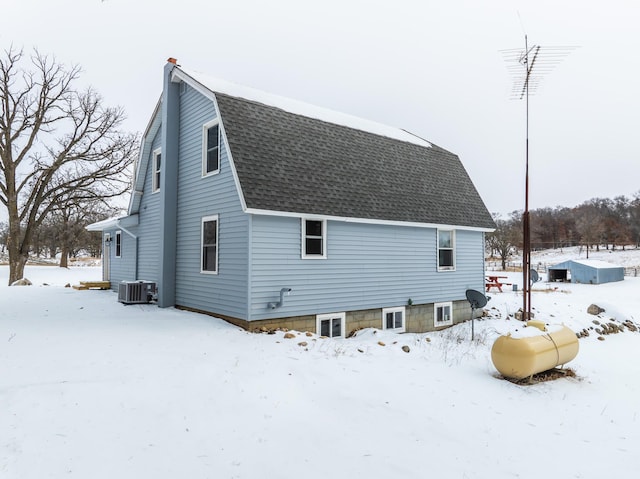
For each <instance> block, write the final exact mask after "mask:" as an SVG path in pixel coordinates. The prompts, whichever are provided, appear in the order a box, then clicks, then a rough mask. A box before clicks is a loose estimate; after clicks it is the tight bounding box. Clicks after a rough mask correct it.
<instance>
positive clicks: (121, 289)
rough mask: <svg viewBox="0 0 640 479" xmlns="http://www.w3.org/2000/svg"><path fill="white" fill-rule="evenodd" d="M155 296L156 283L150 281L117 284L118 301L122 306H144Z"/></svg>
mask: <svg viewBox="0 0 640 479" xmlns="http://www.w3.org/2000/svg"><path fill="white" fill-rule="evenodd" d="M155 294H156V283H152V282H150V281H122V282H121V283H120V284H118V301H119V302H121V303H123V304H145V303H148V302H150V301H151V300H152V299H153V297H154V295H155Z"/></svg>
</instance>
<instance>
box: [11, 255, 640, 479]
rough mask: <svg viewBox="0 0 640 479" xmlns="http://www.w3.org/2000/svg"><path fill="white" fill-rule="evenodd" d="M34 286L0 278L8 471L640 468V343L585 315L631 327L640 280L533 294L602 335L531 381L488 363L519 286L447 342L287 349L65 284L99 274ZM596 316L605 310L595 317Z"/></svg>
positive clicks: (157, 477)
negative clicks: (515, 379) (603, 329)
mask: <svg viewBox="0 0 640 479" xmlns="http://www.w3.org/2000/svg"><path fill="white" fill-rule="evenodd" d="M639 264H640V262H639ZM508 275H509V276H510V277H511V278H512V282H516V283H517V282H518V281H519V280H520V274H515V273H508ZM25 276H26V277H27V278H29V279H30V280H31V281H32V282H33V283H34V285H33V286H29V287H12V288H9V287H7V286H6V282H7V277H8V270H7V267H6V266H1V267H0V477H2V478H7V479H18V478H20V479H23V478H24V479H29V478H33V479H35V478H38V479H40V478H62V477H65V478H67V477H68V478H109V479H113V478H154V479H162V478H177V477H179V478H189V479H198V478H296V479H297V478H323V479H324V478H328V477H331V478H390V477H392V478H426V477H438V478H487V477H492V478H508V477H509V478H510V477H514V478H516V477H518V478H541V477H546V478H602V477H635V476H636V475H637V473H638V470H640V454H639V453H638V450H639V448H640V353H639V352H638V351H640V333H634V332H630V331H626V332H624V333H621V334H615V335H607V336H603V338H604V340H599V339H598V338H597V337H598V336H599V334H597V333H596V332H595V328H597V327H598V325H596V324H594V322H593V321H594V320H596V321H598V322H600V323H607V322H611V323H615V324H620V323H621V322H623V321H625V320H631V321H633V322H635V323H640V294H638V293H639V292H640V278H626V279H625V281H623V282H618V283H610V284H603V285H597V286H595V285H573V284H546V283H544V282H540V283H537V284H536V291H534V293H533V301H532V303H533V306H534V311H535V312H536V315H537V316H536V318H537V319H543V320H544V321H546V322H549V323H565V324H566V325H567V326H569V327H571V328H573V329H574V330H576V331H579V330H583V329H585V328H586V329H588V328H591V327H593V328H594V329H589V331H590V333H591V334H590V335H589V336H588V337H586V338H583V339H580V352H579V353H578V356H577V357H576V359H575V360H573V361H572V362H571V363H569V364H568V366H569V367H571V368H572V369H573V370H574V371H575V372H576V374H577V377H576V378H563V379H559V380H555V381H550V382H545V383H539V384H536V385H529V386H524V385H516V384H513V383H511V382H509V381H505V380H503V379H500V378H499V377H498V374H497V372H496V370H495V369H494V367H493V365H492V362H491V357H490V350H491V346H492V344H493V341H494V340H495V338H496V337H498V336H499V335H500V334H503V333H505V332H507V331H515V330H516V329H521V328H522V326H523V325H522V323H521V322H519V321H517V320H515V319H513V318H512V317H511V315H512V314H513V313H514V312H515V311H517V309H518V308H519V307H520V305H521V302H522V297H521V295H520V293H517V292H513V291H512V289H511V288H508V291H507V289H505V291H504V292H503V293H500V292H491V293H490V296H491V300H490V301H489V303H488V305H487V307H486V309H487V311H488V312H489V316H488V317H487V318H485V319H482V320H476V321H475V323H474V324H475V340H474V341H471V323H470V322H467V323H464V324H462V325H459V326H456V327H453V328H449V329H447V330H444V331H441V332H438V333H426V334H391V333H387V332H384V331H379V330H364V331H361V332H360V334H358V335H357V336H356V337H354V338H350V339H335V340H334V339H320V338H318V337H317V336H316V335H309V336H308V335H306V334H305V333H304V332H300V333H297V335H296V337H295V338H293V339H285V337H284V333H283V332H277V333H276V334H252V333H248V332H245V331H243V330H240V329H239V328H237V327H234V326H232V325H229V324H227V323H225V322H223V321H221V320H218V319H216V318H212V317H208V316H204V315H199V314H194V313H189V312H184V311H178V310H174V309H158V308H157V307H156V306H153V305H131V306H123V305H121V304H119V303H118V302H117V301H116V295H115V293H113V292H111V291H76V290H74V289H71V288H65V287H64V285H65V284H66V283H71V284H74V283H76V282H77V281H79V280H91V279H99V276H100V271H99V268H95V267H84V268H71V269H69V270H65V269H60V268H57V267H52V266H49V267H46V266H27V269H26V274H25ZM43 283H46V284H47V286H44V285H43ZM518 289H519V290H521V287H520V288H518ZM592 303H595V304H598V305H599V306H601V307H603V308H605V312H604V313H602V314H601V315H600V316H599V317H596V316H592V315H589V314H587V312H586V310H587V307H588V306H589V305H590V304H592ZM612 319H613V321H612ZM379 342H382V343H384V346H382V345H380V344H379ZM305 343H306V344H305ZM402 346H409V348H410V352H408V353H406V352H404V351H403V350H402Z"/></svg>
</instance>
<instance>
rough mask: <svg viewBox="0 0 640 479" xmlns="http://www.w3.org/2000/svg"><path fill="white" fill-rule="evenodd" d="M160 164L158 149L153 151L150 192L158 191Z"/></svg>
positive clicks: (160, 154)
mask: <svg viewBox="0 0 640 479" xmlns="http://www.w3.org/2000/svg"><path fill="white" fill-rule="evenodd" d="M161 166H162V153H161V152H160V150H155V151H154V152H153V177H152V179H151V183H152V184H151V192H152V193H155V192H156V191H160V167H161Z"/></svg>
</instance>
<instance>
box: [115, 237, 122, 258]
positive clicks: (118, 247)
mask: <svg viewBox="0 0 640 479" xmlns="http://www.w3.org/2000/svg"><path fill="white" fill-rule="evenodd" d="M121 256H122V231H116V258H120V257H121Z"/></svg>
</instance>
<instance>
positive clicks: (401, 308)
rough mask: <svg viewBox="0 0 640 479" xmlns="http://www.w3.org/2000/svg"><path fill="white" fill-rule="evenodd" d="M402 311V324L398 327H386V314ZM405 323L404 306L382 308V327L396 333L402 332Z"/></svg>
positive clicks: (404, 328)
mask: <svg viewBox="0 0 640 479" xmlns="http://www.w3.org/2000/svg"><path fill="white" fill-rule="evenodd" d="M397 312H402V326H400V327H399V328H387V314H388V313H397ZM406 325H407V313H406V311H405V307H404V306H399V307H397V308H382V329H388V330H389V331H395V332H398V333H404V332H405V330H406V327H407V326H406Z"/></svg>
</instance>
